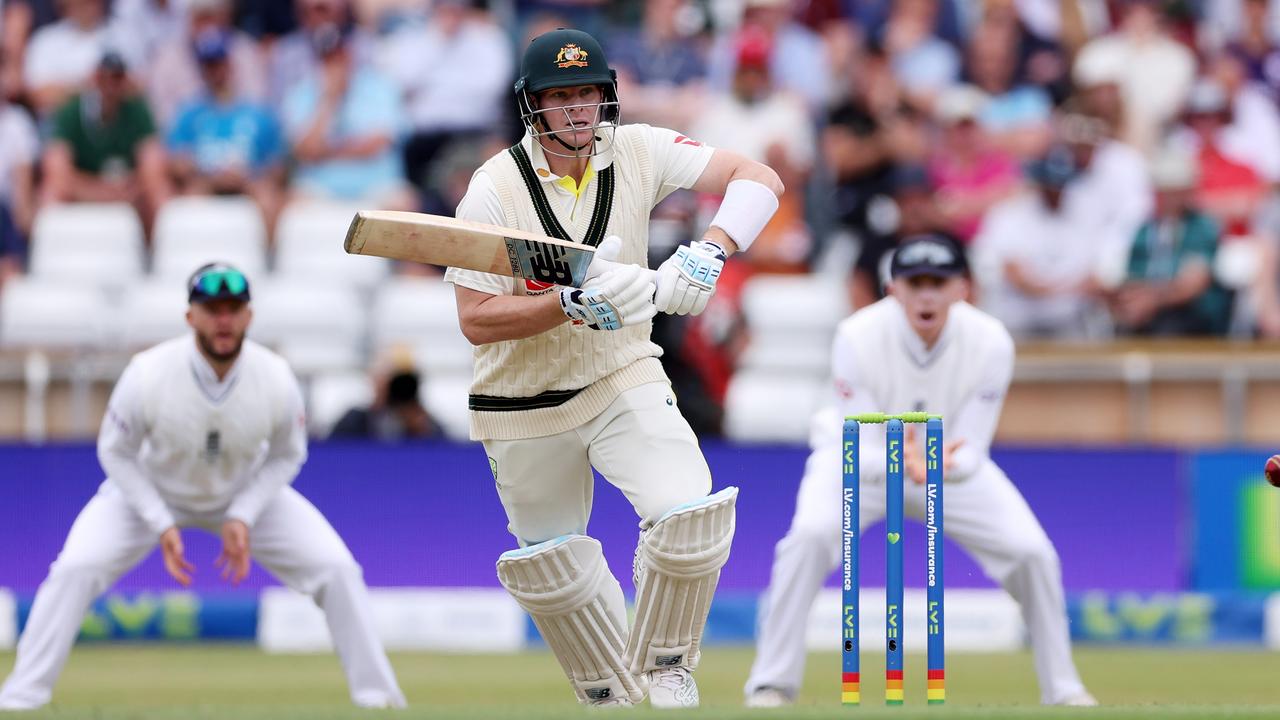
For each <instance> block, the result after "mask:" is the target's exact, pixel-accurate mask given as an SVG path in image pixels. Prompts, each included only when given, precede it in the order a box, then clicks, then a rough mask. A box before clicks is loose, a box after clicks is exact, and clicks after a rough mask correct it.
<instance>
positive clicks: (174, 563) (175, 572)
mask: <svg viewBox="0 0 1280 720" xmlns="http://www.w3.org/2000/svg"><path fill="white" fill-rule="evenodd" d="M185 552H186V549H185V548H184V547H183V545H182V533H181V532H179V531H178V528H177V527H176V526H175V527H171V528H169V529H168V530H165V531H164V532H163V533H161V534H160V553H161V555H163V556H164V569H165V570H167V571H168V573H169V576H170V577H172V578H173V579H174V580H177V581H178V584H179V585H181V586H182V587H190V586H191V575H192V573H194V572H195V571H196V566H195V565H192V564H191V562H190V561H188V560H187V558H186V555H185V554H184V553H185Z"/></svg>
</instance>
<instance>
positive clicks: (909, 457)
mask: <svg viewBox="0 0 1280 720" xmlns="http://www.w3.org/2000/svg"><path fill="white" fill-rule="evenodd" d="M962 447H964V438H959V439H956V440H952V441H950V442H947V443H944V444H943V446H942V474H943V475H944V476H945V475H946V474H947V473H949V472H951V468H952V467H953V466H954V465H955V454H956V451H957V450H959V449H960V448H962ZM902 464H903V467H902V469H903V471H904V472H905V473H906V475H907V477H908V478H910V479H911V482H913V483H915V484H917V485H923V484H924V483H925V481H926V480H928V468H927V467H926V466H925V459H924V448H923V447H921V445H920V438H919V437H917V436H916V431H915V428H911V427H909V428H907V432H906V437H905V438H904V439H903V443H902Z"/></svg>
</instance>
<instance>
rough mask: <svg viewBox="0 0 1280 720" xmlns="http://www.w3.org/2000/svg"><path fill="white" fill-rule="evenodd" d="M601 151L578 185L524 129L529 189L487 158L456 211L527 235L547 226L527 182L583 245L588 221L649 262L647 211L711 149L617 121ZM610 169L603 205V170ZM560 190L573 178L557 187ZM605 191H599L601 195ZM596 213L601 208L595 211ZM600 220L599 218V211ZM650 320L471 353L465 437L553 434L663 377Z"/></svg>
mask: <svg viewBox="0 0 1280 720" xmlns="http://www.w3.org/2000/svg"><path fill="white" fill-rule="evenodd" d="M604 137H605V140H604V142H605V143H606V145H605V147H604V148H603V152H601V153H600V154H599V155H597V156H596V157H595V158H593V159H592V170H593V171H594V172H588V173H587V175H586V176H585V178H584V181H585V182H584V187H583V188H580V189H579V190H580V192H577V193H575V192H574V191H573V190H569V189H566V188H565V187H564V185H562V184H561V182H562V181H561V179H560V178H558V177H556V176H555V175H553V174H551V172H550V170H549V169H548V167H547V163H546V159H545V156H544V155H543V153H542V150H541V147H540V146H538V145H537V144H536V143H534V142H533V141H532V139H531V138H530V137H529V136H528V135H526V136H525V138H524V139H523V140H522V141H521V143H520V147H522V148H523V149H524V152H525V153H526V157H528V158H529V160H530V168H531V170H532V173H533V176H534V177H536V179H537V181H538V182H537V184H536V185H534V186H533V187H532V188H530V186H529V184H527V183H526V182H525V179H524V177H523V176H522V175H521V172H520V170H519V166H518V165H517V161H516V160H515V159H514V158H513V156H512V153H510V152H508V151H503V152H500V153H498V154H497V155H495V156H493V157H492V158H490V159H489V161H488V162H486V163H485V164H484V165H483V166H482V167H481V168H480V169H479V170H477V171H476V173H475V175H474V176H473V177H472V180H471V185H470V187H469V188H468V190H467V195H466V197H464V198H463V200H462V202H461V203H460V204H459V206H458V213H457V216H458V217H459V218H464V219H467V220H476V221H479V222H488V223H492V224H496V225H503V226H506V227H514V228H519V229H521V230H527V231H530V232H537V233H545V232H546V231H545V230H544V228H543V223H542V222H541V220H540V219H539V215H538V210H537V208H536V206H535V203H534V199H533V197H534V196H532V195H531V190H532V191H534V192H538V193H542V195H543V197H545V198H546V200H547V201H548V202H547V203H546V205H545V206H544V207H547V208H549V209H550V212H551V213H552V214H554V216H555V219H556V220H558V221H559V223H560V225H561V227H563V228H564V230H565V231H566V232H567V233H568V234H569V236H570V238H571V239H572V240H574V241H576V242H583V240H584V239H586V237H587V235H588V229H589V227H590V226H591V224H592V220H593V218H595V219H596V222H597V223H600V222H604V223H605V224H604V232H603V234H601V233H599V232H597V235H601V236H608V235H618V236H619V237H621V238H622V241H623V248H622V252H621V254H620V257H619V260H620V261H621V262H625V263H634V264H638V265H647V257H648V245H649V213H650V211H651V210H652V209H653V206H654V205H656V204H657V203H658V202H659V201H660V200H662V198H664V197H666V196H667V195H669V194H670V193H671V192H672V191H674V190H676V189H677V188H682V187H689V186H691V185H692V184H693V183H694V182H695V181H696V180H697V179H698V177H699V176H700V175H701V174H702V171H703V169H705V167H706V164H707V162H708V161H709V160H710V158H711V154H712V152H713V151H712V150H711V148H708V147H705V146H703V145H701V144H698V143H695V142H694V141H692V140H689V139H688V138H686V137H684V136H682V135H678V134H676V133H675V132H673V131H670V130H664V129H661V128H652V127H650V126H647V125H623V126H619V127H618V128H617V132H616V133H615V134H614V136H613V138H612V141H611V142H610V141H609V139H608V135H607V134H605V135H604ZM610 174H612V182H613V186H614V187H613V192H612V202H611V204H608V206H607V207H604V206H603V205H602V207H601V208H600V211H599V212H597V205H598V204H604V203H608V202H609V198H608V195H609V194H608V193H607V192H601V188H602V186H605V187H607V180H608V176H609V175H610ZM566 184H568V185H570V186H572V185H573V183H571V182H570V183H566ZM602 196H603V197H602ZM605 210H608V213H607V217H605ZM597 216H599V217H597ZM445 279H446V280H447V281H449V282H453V283H456V284H459V285H462V286H464V287H469V288H472V289H475V290H480V291H482V292H487V293H491V294H543V293H549V292H556V291H557V288H555V287H547V286H544V285H540V284H538V283H527V282H524V281H520V282H515V281H513V280H512V279H511V278H505V277H501V276H494V275H489V274H486V273H478V272H473V271H466V270H459V269H457V268H450V269H449V271H448V273H447V274H446V275H445ZM651 330H652V324H651V323H645V324H643V325H637V326H634V327H628V328H623V329H621V330H615V331H604V330H592V329H590V328H587V327H585V326H581V325H572V324H570V323H569V322H567V321H566V322H565V323H564V324H562V325H559V326H557V327H555V328H552V329H551V330H548V331H547V332H544V333H541V334H539V335H536V336H534V337H531V338H526V339H522V340H507V341H501V342H495V343H488V344H485V345H480V346H478V347H476V349H475V375H474V379H473V382H472V386H471V402H470V406H471V437H472V439H475V440H518V439H525V438H534V437H543V436H547V435H554V434H556V433H561V432H564V431H566V430H571V429H573V428H575V427H578V426H580V425H582V424H584V423H586V422H587V421H589V420H591V419H592V418H594V417H595V416H597V415H599V414H600V413H601V412H603V411H604V409H605V408H606V407H608V406H609V404H610V403H611V402H613V400H614V399H615V398H616V397H617V396H618V395H619V394H620V393H622V392H623V391H625V390H628V389H630V388H633V387H636V386H638V385H642V384H644V383H649V382H669V381H668V380H667V377H666V374H665V373H664V372H663V370H662V365H661V363H660V362H659V360H658V357H659V356H660V355H661V354H662V350H661V348H659V347H658V346H657V345H655V344H654V343H652V342H651V341H650V340H649V335H650V332H651Z"/></svg>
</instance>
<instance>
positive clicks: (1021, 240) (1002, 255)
mask: <svg viewBox="0 0 1280 720" xmlns="http://www.w3.org/2000/svg"><path fill="white" fill-rule="evenodd" d="M1076 173H1077V168H1076V166H1075V158H1074V156H1073V154H1072V153H1071V151H1070V149H1068V148H1066V147H1061V146H1059V147H1055V148H1053V149H1051V150H1050V151H1048V152H1047V153H1046V154H1045V155H1044V156H1043V157H1041V158H1037V159H1035V160H1033V161H1032V162H1031V163H1030V164H1029V166H1028V171H1027V175H1028V177H1029V179H1030V180H1031V188H1030V189H1029V190H1028V191H1026V192H1022V193H1019V194H1018V195H1016V196H1014V197H1011V198H1009V199H1007V200H1005V201H1003V202H1001V203H999V204H998V205H996V206H995V207H993V208H992V209H991V212H990V213H988V214H987V216H986V218H985V219H984V220H983V222H982V228H981V230H980V231H979V233H978V236H977V238H976V239H975V240H974V249H973V253H974V263H973V266H974V272H975V274H976V276H977V280H978V282H979V284H980V288H979V293H978V295H979V299H980V300H981V302H982V306H983V309H985V310H987V311H988V312H990V313H991V314H992V315H995V316H996V317H998V318H1000V320H1001V321H1002V322H1003V323H1004V324H1005V327H1007V328H1008V329H1009V332H1010V333H1011V334H1012V335H1013V336H1014V337H1015V338H1029V337H1048V338H1054V339H1060V340H1079V339H1084V338H1089V337H1097V336H1100V335H1103V334H1105V332H1106V330H1107V328H1108V323H1107V320H1106V308H1105V307H1104V306H1102V305H1101V304H1100V303H1099V302H1098V297H1099V295H1098V287H1097V284H1096V282H1095V281H1094V273H1095V271H1096V270H1097V267H1098V262H1099V248H1098V245H1097V243H1098V241H1099V238H1098V237H1097V236H1096V235H1094V234H1093V233H1091V232H1089V230H1090V223H1089V221H1088V217H1087V214H1088V212H1089V208H1087V207H1079V206H1076V207H1071V206H1069V205H1068V203H1067V202H1066V200H1067V195H1066V193H1065V190H1066V188H1067V187H1068V185H1069V184H1070V183H1071V182H1072V181H1073V180H1074V179H1075V177H1076Z"/></svg>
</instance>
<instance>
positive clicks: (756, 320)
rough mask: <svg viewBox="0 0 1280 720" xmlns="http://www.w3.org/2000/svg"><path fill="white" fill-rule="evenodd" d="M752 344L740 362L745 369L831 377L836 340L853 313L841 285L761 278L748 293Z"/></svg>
mask: <svg viewBox="0 0 1280 720" xmlns="http://www.w3.org/2000/svg"><path fill="white" fill-rule="evenodd" d="M742 312H743V315H744V317H745V319H746V321H747V326H748V327H749V328H750V330H751V341H750V343H749V344H748V346H747V348H746V349H745V350H744V351H743V355H742V357H741V358H740V359H739V361H738V366H739V368H740V369H741V370H759V371H768V372H784V371H785V372H800V373H806V374H809V375H812V376H814V377H820V376H825V375H826V374H827V373H828V366H829V365H830V356H831V338H832V336H833V335H834V333H835V327H836V325H838V324H839V323H840V321H841V320H843V319H844V318H845V317H846V316H847V315H848V314H849V304H848V297H847V294H846V293H845V289H844V286H843V285H841V284H840V283H836V282H831V281H828V280H821V279H818V278H814V277H812V276H791V275H759V276H756V277H754V278H752V279H751V280H750V281H749V282H748V283H747V286H746V287H745V288H743V293H742Z"/></svg>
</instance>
